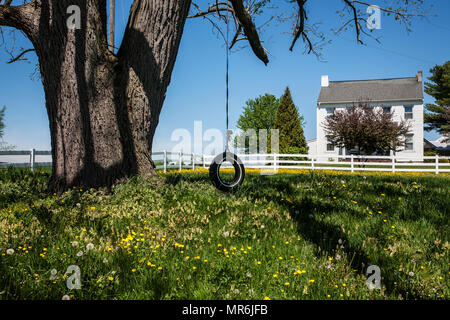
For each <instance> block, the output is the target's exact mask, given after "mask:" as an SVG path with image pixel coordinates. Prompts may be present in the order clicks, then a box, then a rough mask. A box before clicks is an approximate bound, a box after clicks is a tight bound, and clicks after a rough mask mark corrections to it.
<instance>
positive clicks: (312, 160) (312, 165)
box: [311, 156, 314, 171]
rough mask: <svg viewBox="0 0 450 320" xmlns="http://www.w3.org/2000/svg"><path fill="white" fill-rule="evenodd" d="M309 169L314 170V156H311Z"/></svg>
mask: <svg viewBox="0 0 450 320" xmlns="http://www.w3.org/2000/svg"><path fill="white" fill-rule="evenodd" d="M311 169H312V171H314V156H311Z"/></svg>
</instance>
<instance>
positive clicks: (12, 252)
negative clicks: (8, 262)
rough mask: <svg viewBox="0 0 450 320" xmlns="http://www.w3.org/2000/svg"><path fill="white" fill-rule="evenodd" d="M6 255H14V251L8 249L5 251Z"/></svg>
mask: <svg viewBox="0 0 450 320" xmlns="http://www.w3.org/2000/svg"><path fill="white" fill-rule="evenodd" d="M6 253H7V254H9V255H11V254H14V249H8V250H6Z"/></svg>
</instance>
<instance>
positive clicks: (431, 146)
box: [423, 138, 436, 150]
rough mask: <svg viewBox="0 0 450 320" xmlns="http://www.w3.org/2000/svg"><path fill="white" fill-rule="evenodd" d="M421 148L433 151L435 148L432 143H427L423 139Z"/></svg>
mask: <svg viewBox="0 0 450 320" xmlns="http://www.w3.org/2000/svg"><path fill="white" fill-rule="evenodd" d="M423 148H424V149H431V150H435V149H436V146H435V145H434V144H433V143H431V142H430V141H428V140H427V139H425V138H423Z"/></svg>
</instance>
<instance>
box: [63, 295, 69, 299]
mask: <svg viewBox="0 0 450 320" xmlns="http://www.w3.org/2000/svg"><path fill="white" fill-rule="evenodd" d="M62 300H70V297H69V296H68V295H67V294H66V295H64V296H63V297H62Z"/></svg>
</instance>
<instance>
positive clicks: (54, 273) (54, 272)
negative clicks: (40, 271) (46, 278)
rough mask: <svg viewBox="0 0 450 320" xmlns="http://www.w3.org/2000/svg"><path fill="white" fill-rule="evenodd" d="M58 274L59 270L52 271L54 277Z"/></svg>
mask: <svg viewBox="0 0 450 320" xmlns="http://www.w3.org/2000/svg"><path fill="white" fill-rule="evenodd" d="M57 273H58V270H56V269H52V271H50V274H51V275H52V276H55V275H56V274H57Z"/></svg>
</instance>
